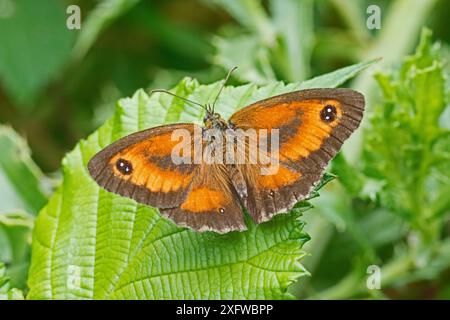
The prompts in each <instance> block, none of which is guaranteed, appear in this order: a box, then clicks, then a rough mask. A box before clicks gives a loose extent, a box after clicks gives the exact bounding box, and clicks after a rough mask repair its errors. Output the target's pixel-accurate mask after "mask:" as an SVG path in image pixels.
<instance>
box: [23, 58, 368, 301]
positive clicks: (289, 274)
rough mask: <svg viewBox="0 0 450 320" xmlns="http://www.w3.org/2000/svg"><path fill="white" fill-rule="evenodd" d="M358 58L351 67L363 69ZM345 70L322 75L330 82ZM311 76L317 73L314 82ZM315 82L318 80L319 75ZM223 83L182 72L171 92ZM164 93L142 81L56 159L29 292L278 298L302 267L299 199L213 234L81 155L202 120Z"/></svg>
mask: <svg viewBox="0 0 450 320" xmlns="http://www.w3.org/2000/svg"><path fill="white" fill-rule="evenodd" d="M365 67H367V64H365V65H359V66H358V67H356V68H359V69H360V70H361V69H364V68H365ZM346 70H347V72H346V73H344V74H341V75H342V77H343V78H344V79H342V78H339V79H337V78H335V77H334V74H331V75H330V77H331V78H332V79H334V80H330V79H327V77H322V79H323V83H324V84H326V85H328V86H330V85H333V84H335V85H337V84H339V83H341V81H345V80H346V79H348V78H349V77H351V76H352V75H353V74H354V69H346ZM312 83H317V82H314V81H313V82H312ZM317 84H318V83H317ZM219 85H220V83H214V84H211V85H199V84H198V83H197V82H196V81H195V80H190V79H185V80H184V81H182V82H181V83H180V84H179V85H178V86H177V87H176V88H175V91H177V92H184V93H186V94H189V93H190V95H189V96H188V98H189V99H192V100H194V101H197V102H199V103H205V102H207V101H211V99H212V97H214V95H215V94H216V93H217V90H218V88H219ZM300 86H301V84H292V85H284V84H283V83H273V84H271V85H268V86H265V87H261V88H258V87H256V86H254V85H244V86H240V87H235V88H233V87H226V88H225V89H224V91H223V93H222V95H221V97H220V99H219V101H218V104H217V106H216V110H218V111H219V112H220V113H221V114H222V115H223V116H225V117H228V116H229V115H231V114H232V113H233V112H234V111H235V110H237V109H239V108H242V107H244V106H245V105H248V104H249V103H251V102H253V101H255V100H258V99H261V98H262V97H267V96H270V95H274V94H278V93H282V92H285V91H286V90H290V89H293V88H295V87H300ZM179 103H180V102H179V101H177V102H175V101H174V100H173V98H172V97H171V96H169V95H161V94H155V95H152V96H151V97H149V96H148V95H147V94H146V93H145V92H144V91H142V90H139V91H137V92H136V93H135V95H134V96H133V97H132V98H126V99H122V100H120V101H119V103H118V105H117V109H116V112H115V114H114V116H113V118H112V119H110V120H109V121H107V122H106V123H105V124H104V125H103V126H102V127H101V128H100V129H98V130H97V131H96V132H95V133H93V134H92V135H91V136H90V137H89V138H88V139H87V140H84V141H81V142H80V143H78V145H77V146H76V147H75V149H74V150H73V151H72V152H70V153H69V154H68V155H67V156H66V157H65V158H64V160H63V175H64V177H63V182H62V185H61V187H60V188H59V189H58V191H57V192H56V193H55V194H54V195H53V197H52V198H51V199H50V201H49V203H48V205H47V206H46V207H45V208H44V209H43V210H42V211H41V213H40V214H39V216H38V218H37V221H36V227H35V230H34V233H33V255H32V265H31V268H30V277H29V281H28V284H29V287H30V291H29V295H28V296H27V298H30V299H50V298H52V299H67V298H69V299H70V298H72V299H75V298H76V299H92V298H95V299H227V298H228V299H268V298H270V299H285V298H292V296H291V295H290V294H288V293H287V292H286V289H287V287H288V285H289V284H291V283H292V282H293V281H295V280H296V279H298V278H299V277H300V276H303V275H306V274H307V271H305V270H304V268H303V267H302V265H301V264H300V263H299V259H301V258H302V257H303V255H304V253H303V252H302V250H301V247H302V245H303V243H304V242H305V241H307V240H308V236H307V235H306V234H304V233H303V232H302V227H303V223H301V222H300V221H299V220H298V217H299V215H301V214H302V212H304V211H305V210H307V209H308V208H310V205H309V204H308V203H306V202H302V203H299V204H298V205H297V206H296V207H295V209H294V210H292V211H291V212H290V213H289V214H285V215H279V216H277V217H275V218H274V219H272V220H271V221H269V222H267V223H264V224H261V225H258V226H255V225H254V224H253V223H252V222H251V221H250V219H248V217H247V222H248V227H249V230H248V231H246V232H231V233H228V234H225V235H219V234H216V233H212V232H206V233H197V232H194V231H191V230H189V229H184V228H179V227H177V226H176V225H174V223H172V222H171V221H169V220H167V219H165V218H163V217H161V216H160V215H159V213H158V210H157V209H154V208H151V207H148V206H144V205H140V204H137V203H136V202H134V201H133V200H131V199H128V198H124V197H121V196H118V195H115V194H112V193H109V192H106V191H105V190H103V189H101V188H99V187H98V185H97V184H96V183H95V182H94V181H93V180H92V179H91V177H90V176H89V174H88V172H87V169H86V164H87V162H88V161H89V159H90V158H91V157H92V156H93V155H94V154H95V153H96V152H98V151H99V150H100V149H102V148H104V147H106V146H107V145H108V144H110V143H111V142H112V141H114V140H117V139H119V138H120V137H123V136H125V135H127V134H130V133H132V132H136V131H139V130H143V129H145V128H149V127H153V126H156V125H160V124H162V123H164V122H165V121H166V120H167V119H171V120H176V121H183V122H184V121H197V122H198V121H199V120H200V119H201V118H202V114H201V111H199V110H198V109H193V108H191V107H189V106H186V105H183V108H180V105H179Z"/></svg>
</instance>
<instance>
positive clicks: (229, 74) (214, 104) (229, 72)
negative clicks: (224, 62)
mask: <svg viewBox="0 0 450 320" xmlns="http://www.w3.org/2000/svg"><path fill="white" fill-rule="evenodd" d="M236 69H237V67H233V68H231V69H230V71H228V74H227V76H226V77H225V80H224V81H223V82H222V86H221V87H220V89H219V92H218V93H217V96H216V98H215V99H214V102H213V104H212V113H214V109H215V107H216V102H217V99H219V96H220V93H221V92H222V90H223V88H224V87H225V85H226V83H227V82H228V79H229V78H230V76H231V74H232V73H233V71H234V70H236Z"/></svg>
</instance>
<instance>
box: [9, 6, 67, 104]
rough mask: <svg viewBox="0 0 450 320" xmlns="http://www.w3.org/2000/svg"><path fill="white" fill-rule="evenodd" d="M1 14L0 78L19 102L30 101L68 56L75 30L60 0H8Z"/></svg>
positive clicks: (53, 75) (55, 74)
mask: <svg viewBox="0 0 450 320" xmlns="http://www.w3.org/2000/svg"><path fill="white" fill-rule="evenodd" d="M2 6H3V12H2V16H1V17H0V39H1V50H0V80H1V82H2V84H3V87H4V88H5V90H6V92H7V93H9V95H10V96H11V97H12V98H14V99H15V100H16V101H17V102H18V103H21V104H24V103H29V102H31V101H32V99H33V98H34V97H35V96H36V95H37V94H38V93H39V92H40V91H41V90H42V89H44V87H45V86H46V85H47V84H48V83H49V81H51V80H52V79H53V78H55V76H57V72H58V71H59V70H60V69H61V66H62V65H63V64H64V62H65V61H66V59H67V58H68V56H69V54H70V50H71V46H72V42H73V39H74V34H75V33H74V32H71V31H70V30H68V29H67V27H66V18H67V16H66V13H65V7H64V6H63V4H62V3H61V2H60V1H53V0H43V1H33V0H14V1H12V0H4V1H2Z"/></svg>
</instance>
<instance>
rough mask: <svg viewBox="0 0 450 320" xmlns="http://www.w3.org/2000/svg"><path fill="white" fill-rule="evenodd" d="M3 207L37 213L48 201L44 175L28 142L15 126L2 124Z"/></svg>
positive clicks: (0, 204)
mask: <svg viewBox="0 0 450 320" xmlns="http://www.w3.org/2000/svg"><path fill="white" fill-rule="evenodd" d="M0 150H1V152H2V156H1V157H0V182H1V185H2V192H1V194H0V210H1V211H9V210H15V209H18V208H22V209H25V210H26V211H28V212H32V213H34V214H37V213H38V212H39V210H40V209H41V208H42V207H43V206H44V205H45V204H46V203H47V197H46V195H45V193H44V191H43V188H42V181H43V179H44V175H43V174H42V172H41V171H40V170H39V168H38V167H37V166H36V164H35V163H34V162H33V160H32V159H31V156H30V150H29V148H28V146H27V144H26V142H25V141H24V140H23V139H22V138H21V137H20V136H19V135H18V134H17V133H16V132H14V130H13V129H11V128H10V127H7V126H0Z"/></svg>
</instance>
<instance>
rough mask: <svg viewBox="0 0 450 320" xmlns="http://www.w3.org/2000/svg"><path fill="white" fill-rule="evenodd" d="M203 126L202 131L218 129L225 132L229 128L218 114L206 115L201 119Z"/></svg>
mask: <svg viewBox="0 0 450 320" xmlns="http://www.w3.org/2000/svg"><path fill="white" fill-rule="evenodd" d="M203 123H204V124H205V126H204V129H206V130H208V129H220V130H226V129H227V128H229V125H228V122H227V121H225V120H224V119H223V118H222V117H221V116H220V114H218V113H207V114H206V116H205V117H204V118H203Z"/></svg>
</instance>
